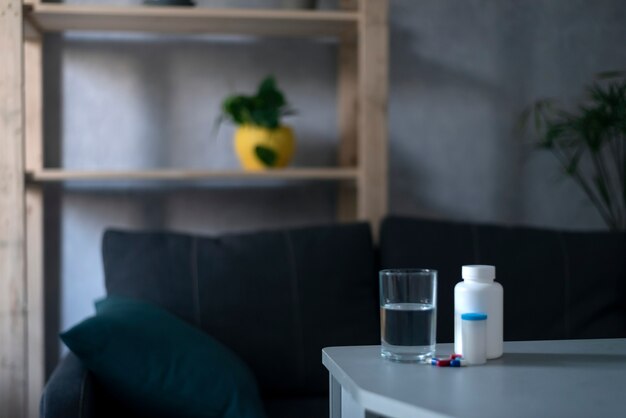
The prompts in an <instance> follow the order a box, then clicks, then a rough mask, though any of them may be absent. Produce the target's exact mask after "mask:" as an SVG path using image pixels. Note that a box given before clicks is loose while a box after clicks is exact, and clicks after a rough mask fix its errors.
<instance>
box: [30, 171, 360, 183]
mask: <svg viewBox="0 0 626 418" xmlns="http://www.w3.org/2000/svg"><path fill="white" fill-rule="evenodd" d="M357 176H358V170H357V169H356V168H285V169H276V170H267V171H241V170H210V171H209V170H169V169H163V170H132V171H113V170H110V171H94V170H90V171H83V170H60V169H43V170H36V171H27V172H26V178H27V180H28V181H30V182H34V183H54V182H64V181H107V182H108V181H134V180H141V181H192V180H264V179H271V180H356V178H357Z"/></svg>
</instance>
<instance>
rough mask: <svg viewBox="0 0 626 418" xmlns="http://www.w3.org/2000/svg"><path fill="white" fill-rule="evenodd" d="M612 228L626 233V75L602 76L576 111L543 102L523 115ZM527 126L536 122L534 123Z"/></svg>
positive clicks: (550, 101) (545, 146)
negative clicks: (625, 230)
mask: <svg viewBox="0 0 626 418" xmlns="http://www.w3.org/2000/svg"><path fill="white" fill-rule="evenodd" d="M523 121H524V123H525V125H526V126H527V127H529V126H532V131H533V133H534V134H535V137H536V144H537V145H538V146H539V147H540V148H542V149H545V150H548V151H550V152H552V154H554V156H555V157H556V159H557V160H558V161H559V163H560V164H561V166H562V168H563V169H564V171H565V174H567V175H568V176H570V177H571V178H572V179H574V181H576V182H577V183H578V185H579V186H580V187H581V188H582V189H583V191H584V192H585V194H586V195H587V196H588V197H589V199H590V200H591V202H592V203H593V204H594V206H595V207H596V209H597V210H598V212H599V213H600V215H601V216H602V219H603V220H604V221H605V222H606V224H607V225H608V227H609V228H610V229H612V230H624V229H626V73H624V72H611V73H603V74H600V75H599V76H598V78H597V79H596V80H595V81H594V82H593V83H592V84H591V85H590V86H588V87H587V91H586V96H585V98H584V99H583V100H582V101H581V102H580V103H578V104H577V106H576V107H574V108H573V109H569V108H568V109H565V108H563V107H562V106H559V105H557V103H556V101H554V100H551V99H548V100H540V101H537V102H536V103H534V104H533V105H532V106H531V107H530V108H529V109H527V110H526V111H525V113H524V115H523ZM529 122H534V123H533V124H532V125H531V124H530V123H529Z"/></svg>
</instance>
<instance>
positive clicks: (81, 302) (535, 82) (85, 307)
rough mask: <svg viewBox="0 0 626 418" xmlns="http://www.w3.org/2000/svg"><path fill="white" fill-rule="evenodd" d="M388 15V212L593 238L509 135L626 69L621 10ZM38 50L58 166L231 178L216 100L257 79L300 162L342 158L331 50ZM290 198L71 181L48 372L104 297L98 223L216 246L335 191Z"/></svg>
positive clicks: (520, 5)
mask: <svg viewBox="0 0 626 418" xmlns="http://www.w3.org/2000/svg"><path fill="white" fill-rule="evenodd" d="M116 3H126V2H124V1H116ZM135 3H138V2H135ZM199 3H200V4H202V5H209V4H211V5H225V4H242V5H248V6H253V5H255V4H256V5H258V4H259V3H261V4H262V5H265V6H271V5H275V4H277V3H280V2H279V1H278V0H277V1H274V2H268V1H253V0H248V1H238V2H235V1H230V2H229V1H220V2H218V1H214V0H205V1H200V2H199ZM329 3H331V2H330V1H329V2H324V6H329ZM391 4H392V5H391V63H390V65H391V92H390V107H389V117H390V119H389V122H390V123H389V128H390V178H389V184H390V208H391V212H393V213H398V214H410V215H419V216H426V217H431V218H441V219H457V220H470V221H481V222H497V223H517V224H526V225H535V226H546V227H558V228H574V229H588V228H602V227H603V225H602V223H601V220H600V219H599V217H598V216H597V215H596V213H595V211H594V209H593V208H592V207H591V206H590V204H589V203H588V202H587V201H586V200H585V198H584V196H583V195H582V193H581V192H580V191H579V190H578V189H577V187H576V186H575V185H574V184H572V183H571V182H570V181H569V180H565V179H563V178H562V176H561V175H560V172H559V170H558V167H557V165H556V164H555V161H553V160H552V159H551V156H549V155H543V154H541V153H535V152H533V151H531V149H530V147H528V146H527V145H524V144H523V142H522V141H521V139H520V138H519V135H518V133H517V132H516V130H515V125H516V118H517V117H518V115H519V113H520V112H521V110H522V109H523V107H524V106H525V105H527V104H528V103H529V102H530V101H532V100H533V99H536V98H538V97H542V96H557V97H564V98H575V97H576V96H577V95H578V94H579V92H580V89H581V86H582V85H583V84H584V83H586V82H588V81H589V79H590V78H591V76H592V75H593V74H594V73H595V72H597V71H601V70H607V69H616V68H624V67H626V49H625V48H624V40H626V3H625V2H624V1H623V0H597V1H594V2H589V1H583V0H532V1H523V2H521V1H515V0H490V1H489V0H473V1H465V0H463V1H462V0H419V1H415V0H392V1H391ZM46 42H47V43H48V46H49V49H48V50H49V52H48V53H47V55H46V65H47V73H46V83H47V87H46V88H47V95H48V97H47V105H48V107H49V109H51V111H50V112H48V114H47V119H46V130H47V132H46V134H47V141H48V143H47V147H48V151H49V154H48V163H49V164H51V165H55V164H57V163H60V164H62V165H63V166H64V167H68V168H85V169H87V168H115V169H123V168H150V167H185V168H233V167H236V166H237V162H236V160H235V158H234V156H233V153H232V150H231V143H230V141H229V138H230V136H231V135H232V127H225V128H224V129H222V131H221V133H220V135H219V138H217V139H216V140H212V139H211V138H210V137H209V132H210V129H211V126H212V122H213V119H214V117H215V112H216V110H217V108H218V104H219V102H220V100H221V99H222V98H223V97H224V96H225V95H226V94H228V93H230V92H233V91H245V90H250V89H252V88H253V87H254V86H255V84H256V83H257V82H258V80H259V79H260V78H261V77H263V76H264V75H265V74H268V73H273V74H275V75H276V76H277V78H278V80H279V82H280V84H281V86H282V87H283V88H284V89H285V90H286V92H287V93H288V96H289V98H290V99H291V101H292V103H293V105H294V106H295V107H297V108H298V109H299V111H300V115H299V116H298V117H295V118H293V119H292V120H291V121H290V122H291V123H292V124H293V125H294V126H295V128H296V130H297V134H298V138H299V149H298V151H297V156H296V162H295V163H296V164H297V165H316V166H319V165H332V164H333V163H334V161H335V145H336V141H335V139H334V138H336V133H337V130H336V122H337V121H336V116H335V82H336V80H335V66H336V48H335V46H334V45H333V44H332V43H325V42H319V41H316V42H314V41H302V40H296V41H294V40H269V41H267V40H264V41H260V42H257V41H255V40H250V39H232V38H222V39H219V40H218V41H212V42H207V38H203V37H191V39H190V38H176V37H158V36H146V35H134V36H130V37H129V36H119V35H115V36H113V35H106V36H104V35H88V36H85V35H80V36H77V35H69V36H66V37H64V38H62V39H60V38H58V37H50V38H49V39H47V41H46ZM57 82H59V84H58V86H59V87H58V88H56V87H55V84H56V83H57ZM61 138H62V139H61ZM283 186H284V185H282V186H281V185H280V184H276V185H270V186H263V187H260V188H257V187H249V185H244V184H240V185H237V187H235V188H232V187H218V188H211V189H206V188H201V187H194V188H188V189H186V190H182V191H173V190H170V191H167V189H166V190H162V189H152V190H141V189H137V188H133V189H130V191H129V190H125V189H123V188H121V189H120V188H109V189H107V190H105V191H104V192H101V193H92V192H89V191H87V190H85V189H81V188H80V187H77V186H75V185H73V186H72V185H70V186H69V188H68V189H67V190H66V191H65V192H64V193H63V195H62V198H61V199H60V208H61V214H62V215H61V217H60V220H61V222H60V226H59V227H58V229H59V231H60V240H59V242H58V245H59V248H60V252H61V254H62V255H61V259H60V266H59V271H60V275H59V277H60V279H59V282H58V283H55V281H54V279H50V280H49V283H48V306H49V310H48V331H49V333H50V335H51V338H49V346H48V352H49V355H50V358H51V360H52V361H51V364H52V363H54V359H55V358H56V356H57V353H56V347H57V345H56V344H57V342H56V340H55V338H54V335H55V334H56V333H57V331H58V329H59V328H61V329H64V328H67V327H68V326H70V325H71V324H73V323H75V322H77V321H79V320H80V319H82V318H84V317H85V316H87V315H89V314H90V313H91V312H92V310H93V305H92V302H93V300H94V299H95V298H97V297H99V296H101V295H103V293H104V289H103V283H102V280H103V275H102V267H101V262H100V253H99V242H100V237H101V234H102V231H103V229H104V228H105V227H108V226H115V227H129V228H166V229H175V230H182V231H192V232H196V233H216V232H220V231H227V230H249V229H254V228H259V227H263V228H266V227H278V226H287V225H301V224H305V223H321V222H328V221H332V219H333V213H334V201H333V194H332V187H329V186H325V185H309V186H306V187H293V186H287V187H283ZM50 223H53V222H52V221H51V222H50ZM49 227H50V228H52V229H54V225H52V226H49ZM50 277H54V274H53V273H51V276H50ZM57 301H58V303H57Z"/></svg>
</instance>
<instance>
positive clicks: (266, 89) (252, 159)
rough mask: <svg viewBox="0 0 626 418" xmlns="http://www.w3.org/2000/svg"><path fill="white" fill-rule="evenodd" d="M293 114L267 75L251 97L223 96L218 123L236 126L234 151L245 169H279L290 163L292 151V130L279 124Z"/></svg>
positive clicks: (272, 78) (273, 80)
mask: <svg viewBox="0 0 626 418" xmlns="http://www.w3.org/2000/svg"><path fill="white" fill-rule="evenodd" d="M293 113H294V112H293V110H292V109H291V108H290V107H289V105H288V104H287V101H286V100H285V96H284V94H283V93H282V92H281V91H280V90H279V89H278V86H277V85H276V81H275V79H274V77H272V76H270V77H267V78H265V79H264V80H263V81H262V82H261V84H260V85H259V87H258V90H257V92H256V94H254V95H251V96H246V95H233V96H229V97H227V98H226V99H225V100H224V102H223V103H222V114H221V116H220V118H219V119H218V124H219V123H220V122H221V121H222V120H223V119H224V118H226V119H229V120H231V121H232V122H233V123H234V124H235V125H237V130H236V131H235V137H234V145H235V152H236V154H237V156H238V158H239V161H240V162H241V165H242V166H243V168H244V169H245V170H264V169H270V168H280V167H286V166H287V165H288V164H289V163H290V161H291V158H292V156H293V153H294V151H295V142H296V141H295V137H294V134H293V130H292V129H291V127H289V126H287V125H284V124H282V123H281V118H282V117H283V116H287V115H290V114H293Z"/></svg>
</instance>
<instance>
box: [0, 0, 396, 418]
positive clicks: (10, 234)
mask: <svg viewBox="0 0 626 418" xmlns="http://www.w3.org/2000/svg"><path fill="white" fill-rule="evenodd" d="M339 2H340V9H339V10H335V11H304V10H303V11H299V10H246V9H208V8H205V9H203V8H177V7H146V6H139V7H137V6H135V7H119V6H118V7H109V6H96V5H69V4H62V3H61V4H59V3H54V4H52V3H50V4H48V3H41V2H40V1H39V0H25V1H24V2H23V1H22V0H0V57H1V59H0V342H1V344H0V360H1V361H0V416H10V417H12V418H25V417H33V416H37V415H38V404H39V398H40V396H41V389H42V387H43V383H44V328H43V312H44V305H43V289H44V278H43V254H44V237H43V214H44V207H43V187H44V186H45V185H46V184H50V183H64V182H85V183H86V184H88V182H89V181H98V182H106V183H109V182H120V181H121V182H125V181H135V180H139V181H147V182H151V181H153V182H157V183H158V182H160V181H173V182H176V181H202V184H203V185H204V183H205V181H208V182H210V181H212V180H216V181H221V180H243V181H250V182H255V183H256V182H263V181H270V180H272V181H274V180H281V181H282V180H286V181H292V180H293V181H335V182H337V183H338V184H339V195H338V217H339V219H341V220H350V219H361V220H367V221H369V222H371V224H372V226H373V228H374V231H375V233H376V231H377V226H378V223H379V221H380V219H381V218H382V217H383V216H384V215H385V213H386V211H387V111H386V109H387V90H388V81H387V66H388V25H387V13H388V0H339ZM67 31H89V32H93V31H95V32H102V31H107V32H110V31H113V32H157V33H170V34H225V35H245V36H255V37H258V36H289V37H304V38H310V37H314V38H319V37H323V38H329V37H330V38H334V39H336V40H337V42H338V44H339V57H338V68H337V71H338V73H337V74H338V78H337V86H338V93H337V100H338V106H337V108H338V120H339V135H340V141H339V149H338V161H339V164H338V167H333V168H316V167H306V168H305V167H293V168H289V169H284V170H272V171H263V172H243V171H240V170H225V171H224V170H221V171H205V170H182V169H181V170H178V169H157V170H142V171H112V170H98V171H78V170H69V169H63V168H61V169H58V168H54V169H53V168H48V167H44V166H43V149H44V147H43V141H44V140H45V135H44V133H43V131H42V126H43V122H42V121H43V114H44V113H43V112H44V109H43V92H42V90H43V89H42V73H43V62H42V46H43V42H42V41H43V37H44V36H45V33H47V32H67Z"/></svg>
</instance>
